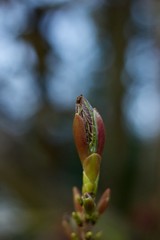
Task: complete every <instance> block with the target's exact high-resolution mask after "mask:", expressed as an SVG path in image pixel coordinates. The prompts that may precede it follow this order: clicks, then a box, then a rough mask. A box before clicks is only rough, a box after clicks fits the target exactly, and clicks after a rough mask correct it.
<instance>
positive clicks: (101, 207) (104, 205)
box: [97, 188, 111, 214]
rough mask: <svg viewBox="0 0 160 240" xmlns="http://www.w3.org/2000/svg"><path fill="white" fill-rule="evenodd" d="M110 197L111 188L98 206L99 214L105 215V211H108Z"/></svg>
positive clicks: (106, 191) (103, 195) (104, 194)
mask: <svg viewBox="0 0 160 240" xmlns="http://www.w3.org/2000/svg"><path fill="white" fill-rule="evenodd" d="M110 195H111V190H110V189H109V188H107V189H106V190H105V191H104V193H103V194H102V196H101V198H100V200H99V202H98V205H97V211H98V213H99V214H102V213H104V211H105V210H106V208H107V207H108V204H109V200H110Z"/></svg>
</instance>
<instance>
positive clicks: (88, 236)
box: [85, 231, 93, 240]
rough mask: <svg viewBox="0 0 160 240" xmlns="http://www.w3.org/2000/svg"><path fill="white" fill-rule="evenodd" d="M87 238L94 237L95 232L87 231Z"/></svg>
mask: <svg viewBox="0 0 160 240" xmlns="http://www.w3.org/2000/svg"><path fill="white" fill-rule="evenodd" d="M85 237H86V238H85V239H86V240H91V239H92V237H93V233H92V232H91V231H89V232H87V233H86V236H85Z"/></svg>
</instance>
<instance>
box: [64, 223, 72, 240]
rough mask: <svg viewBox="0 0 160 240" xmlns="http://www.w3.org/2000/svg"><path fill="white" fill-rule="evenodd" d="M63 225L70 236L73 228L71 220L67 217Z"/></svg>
mask: <svg viewBox="0 0 160 240" xmlns="http://www.w3.org/2000/svg"><path fill="white" fill-rule="evenodd" d="M62 226H63V228H64V231H65V233H66V235H67V236H68V237H70V235H71V232H72V229H71V226H70V224H69V222H68V221H67V220H66V219H63V220H62Z"/></svg>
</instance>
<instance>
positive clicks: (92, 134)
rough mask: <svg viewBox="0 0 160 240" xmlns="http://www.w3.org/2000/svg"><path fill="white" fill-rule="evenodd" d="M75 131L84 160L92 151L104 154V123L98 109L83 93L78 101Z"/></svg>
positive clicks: (76, 140)
mask: <svg viewBox="0 0 160 240" xmlns="http://www.w3.org/2000/svg"><path fill="white" fill-rule="evenodd" d="M73 132H74V139H75V143H76V147H77V151H78V154H79V157H80V159H81V161H82V162H83V161H84V159H85V158H86V157H88V156H89V155H90V154H92V153H98V154H99V155H100V156H101V155H102V151H103V148H104V142H105V129H104V123H103V120H102V118H101V116H100V114H99V113H98V112H97V110H96V109H95V108H92V106H91V105H90V103H89V102H88V101H87V99H85V98H84V97H83V96H82V95H80V96H79V97H77V101H76V113H75V118H74V122H73Z"/></svg>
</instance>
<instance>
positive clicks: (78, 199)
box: [73, 187, 83, 212]
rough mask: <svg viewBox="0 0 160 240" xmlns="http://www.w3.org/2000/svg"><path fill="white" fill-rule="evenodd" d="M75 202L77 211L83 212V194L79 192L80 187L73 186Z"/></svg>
mask: <svg viewBox="0 0 160 240" xmlns="http://www.w3.org/2000/svg"><path fill="white" fill-rule="evenodd" d="M73 202H74V208H75V211H77V212H82V211H83V208H82V198H81V194H80V192H79V189H78V188H77V187H73Z"/></svg>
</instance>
